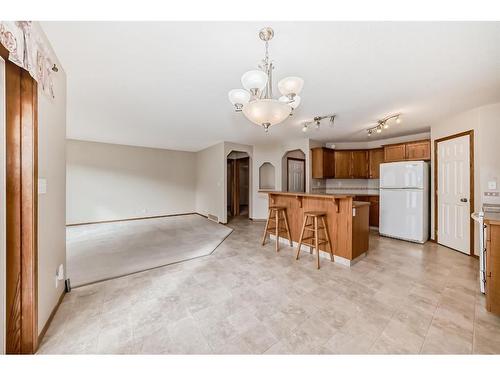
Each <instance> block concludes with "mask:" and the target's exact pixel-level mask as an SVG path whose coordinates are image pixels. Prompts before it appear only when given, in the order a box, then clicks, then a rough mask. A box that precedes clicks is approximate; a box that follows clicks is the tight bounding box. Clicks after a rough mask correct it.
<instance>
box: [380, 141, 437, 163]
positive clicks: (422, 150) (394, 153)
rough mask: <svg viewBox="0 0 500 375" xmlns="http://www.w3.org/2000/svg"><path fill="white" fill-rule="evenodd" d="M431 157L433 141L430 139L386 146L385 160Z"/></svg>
mask: <svg viewBox="0 0 500 375" xmlns="http://www.w3.org/2000/svg"><path fill="white" fill-rule="evenodd" d="M430 159H431V141H430V140H428V139H424V140H422V141H414V142H406V143H398V144H394V145H386V146H384V160H385V162H391V161H405V160H430Z"/></svg>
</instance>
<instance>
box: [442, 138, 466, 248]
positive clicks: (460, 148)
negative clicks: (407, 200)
mask: <svg viewBox="0 0 500 375" xmlns="http://www.w3.org/2000/svg"><path fill="white" fill-rule="evenodd" d="M437 200H438V204H437V208H436V209H437V214H438V220H437V224H438V243H440V244H441V245H445V246H448V247H450V248H452V249H455V250H458V251H461V252H463V253H465V254H469V251H470V250H469V246H470V220H471V218H470V149H469V135H465V136H461V137H456V138H452V139H448V140H444V141H440V142H438V146H437Z"/></svg>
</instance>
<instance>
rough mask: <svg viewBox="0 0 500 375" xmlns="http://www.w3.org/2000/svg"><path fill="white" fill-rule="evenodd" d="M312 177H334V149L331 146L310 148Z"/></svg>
mask: <svg viewBox="0 0 500 375" xmlns="http://www.w3.org/2000/svg"><path fill="white" fill-rule="evenodd" d="M311 155H312V178H335V151H334V150H332V149H331V148H326V147H316V148H313V149H311Z"/></svg>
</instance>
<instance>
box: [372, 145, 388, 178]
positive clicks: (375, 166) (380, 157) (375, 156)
mask: <svg viewBox="0 0 500 375" xmlns="http://www.w3.org/2000/svg"><path fill="white" fill-rule="evenodd" d="M368 153H369V155H368V164H369V166H368V178H380V164H382V163H383V162H384V149H383V148H374V149H372V150H369V151H368Z"/></svg>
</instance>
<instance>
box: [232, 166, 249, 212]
mask: <svg viewBox="0 0 500 375" xmlns="http://www.w3.org/2000/svg"><path fill="white" fill-rule="evenodd" d="M242 160H245V161H246V162H247V164H248V210H249V213H250V156H245V157H243V158H239V159H229V158H227V157H226V165H227V173H226V175H227V179H228V182H229V183H228V185H229V186H230V189H229V195H230V196H231V204H230V205H229V206H230V216H231V217H235V216H240V164H241V161H242ZM226 207H227V204H226ZM226 210H227V208H226Z"/></svg>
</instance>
